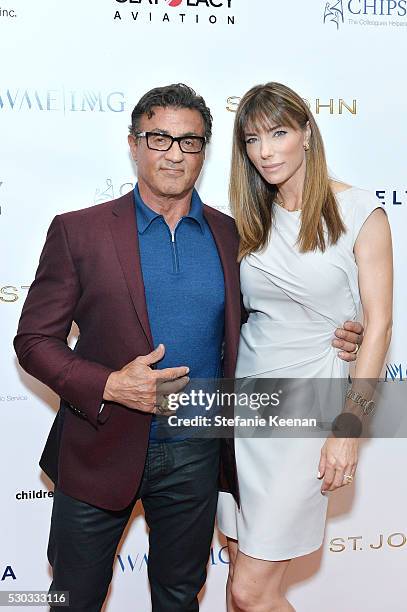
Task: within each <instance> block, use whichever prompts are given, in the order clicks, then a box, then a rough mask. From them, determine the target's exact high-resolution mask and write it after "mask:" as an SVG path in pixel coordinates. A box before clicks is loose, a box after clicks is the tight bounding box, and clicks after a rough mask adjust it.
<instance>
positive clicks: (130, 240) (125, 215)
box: [110, 191, 154, 350]
mask: <svg viewBox="0 0 407 612" xmlns="http://www.w3.org/2000/svg"><path fill="white" fill-rule="evenodd" d="M110 229H111V232H112V236H113V241H114V244H115V248H116V252H117V256H118V258H119V262H120V265H121V267H122V270H123V274H124V277H125V279H126V283H127V287H128V289H129V293H130V296H131V299H132V302H133V305H134V308H135V310H136V313H137V316H138V319H139V321H140V325H141V327H142V329H143V331H144V334H145V336H146V338H147V341H148V343H149V345H150V346H151V350H153V348H154V347H153V339H152V336H151V330H150V323H149V320H148V312H147V304H146V297H145V291H144V282H143V274H142V271H141V263H140V251H139V241H138V232H137V220H136V212H135V203H134V195H133V192H132V191H131V192H130V193H127V194H126V195H124V196H122V197H121V198H119V199H118V200H117V201H116V205H115V206H114V208H113V211H112V217H111V221H110Z"/></svg>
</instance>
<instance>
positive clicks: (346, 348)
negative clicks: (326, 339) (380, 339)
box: [332, 321, 364, 361]
mask: <svg viewBox="0 0 407 612" xmlns="http://www.w3.org/2000/svg"><path fill="white" fill-rule="evenodd" d="M363 332H364V329H363V325H362V324H361V323H358V322H357V321H346V322H345V323H344V324H343V327H340V328H338V329H336V330H335V336H336V338H335V339H334V340H332V346H334V347H335V348H339V349H341V351H340V352H339V353H338V357H340V358H341V359H343V361H355V359H356V354H355V350H356V345H358V346H359V347H360V346H361V344H362V341H363Z"/></svg>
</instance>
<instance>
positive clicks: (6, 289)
mask: <svg viewBox="0 0 407 612" xmlns="http://www.w3.org/2000/svg"><path fill="white" fill-rule="evenodd" d="M29 288H30V285H20V287H15V286H14V285H4V286H3V287H0V302H1V303H3V304H11V303H13V302H17V300H18V299H19V298H20V297H23V298H24V299H25V297H26V295H27V291H28V289H29Z"/></svg>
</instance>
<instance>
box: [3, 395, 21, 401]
mask: <svg viewBox="0 0 407 612" xmlns="http://www.w3.org/2000/svg"><path fill="white" fill-rule="evenodd" d="M27 400H28V395H0V402H26V401H27Z"/></svg>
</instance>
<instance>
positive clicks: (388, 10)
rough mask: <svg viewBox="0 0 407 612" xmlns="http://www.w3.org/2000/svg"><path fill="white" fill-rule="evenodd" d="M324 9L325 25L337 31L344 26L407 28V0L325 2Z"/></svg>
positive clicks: (342, 0) (343, 0) (340, 0)
mask: <svg viewBox="0 0 407 612" xmlns="http://www.w3.org/2000/svg"><path fill="white" fill-rule="evenodd" d="M323 7H324V8H323V22H324V24H327V25H329V26H330V27H332V28H336V29H337V30H339V29H340V28H341V27H342V25H359V26H373V27H375V26H376V27H394V28H400V27H406V26H407V0H338V1H335V0H333V1H331V2H327V1H326V0H323ZM400 17H401V18H403V17H404V19H400Z"/></svg>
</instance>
